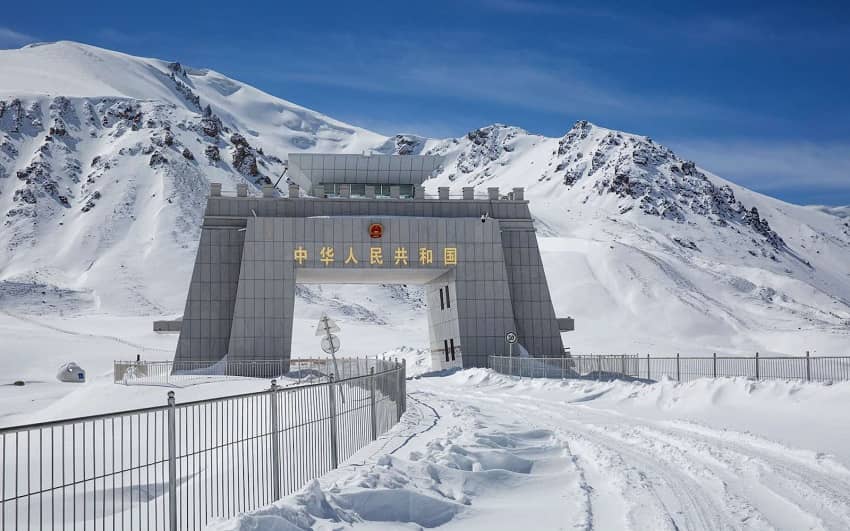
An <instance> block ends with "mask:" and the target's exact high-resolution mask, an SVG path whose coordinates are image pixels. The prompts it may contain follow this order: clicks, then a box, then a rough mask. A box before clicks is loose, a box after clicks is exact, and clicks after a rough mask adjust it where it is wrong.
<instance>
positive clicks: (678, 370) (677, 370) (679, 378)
mask: <svg viewBox="0 0 850 531" xmlns="http://www.w3.org/2000/svg"><path fill="white" fill-rule="evenodd" d="M676 381H677V382H681V381H682V371H681V370H680V369H679V353H678V352H677V353H676Z"/></svg>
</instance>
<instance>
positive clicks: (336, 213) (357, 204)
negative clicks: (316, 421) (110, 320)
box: [177, 197, 563, 367]
mask: <svg viewBox="0 0 850 531" xmlns="http://www.w3.org/2000/svg"><path fill="white" fill-rule="evenodd" d="M485 212H486V213H487V214H488V215H489V219H488V220H487V221H486V222H483V223H482V222H481V219H480V216H481V214H483V213H485ZM255 214H256V217H255ZM323 216H328V217H323ZM372 223H381V224H382V225H383V227H384V235H383V237H382V238H380V239H371V238H370V237H369V225H370V224H372ZM240 229H241V230H240ZM323 248H332V249H333V250H334V254H333V259H332V260H324V261H323V260H322V249H323ZM372 248H377V249H380V250H381V255H382V258H383V264H374V263H370V259H369V258H370V249H372ZM420 248H426V249H429V250H430V251H431V252H432V253H433V262H432V263H423V262H422V261H421V260H420V259H419V258H420V257H419V249H420ZM447 248H453V249H456V250H457V263H446V261H445V260H444V254H443V253H444V251H445V249H447ZM296 249H297V250H299V252H302V253H306V259H304V260H301V261H300V262H299V260H298V259H297V256H298V255H296ZM398 249H404V250H405V252H406V256H407V263H404V262H403V261H402V262H400V263H396V256H395V253H396V251H397V250H398ZM349 250H351V251H352V252H353V253H354V256H355V258H356V260H357V261H358V262H357V263H356V264H355V263H353V262H350V263H345V261H346V259H347V258H348V253H349ZM302 257H303V254H302ZM325 257H327V256H325ZM327 281H330V282H350V283H369V282H376V283H377V282H381V283H408V284H424V285H426V286H427V293H428V305H429V311H428V318H429V328H430V330H429V342H430V344H431V348H432V351H436V350H438V351H439V352H440V353H442V352H443V349H444V344H443V340H444V339H449V338H453V339H454V340H455V350H456V353H461V352H462V359H463V365H464V366H465V367H472V366H486V364H487V356H489V355H491V354H506V353H507V350H508V349H507V345H506V344H505V343H504V334H505V332H506V331H508V330H516V331H517V333H518V335H519V341H520V343H522V344H523V346H525V348H526V349H527V350H528V351H529V352H531V353H532V354H533V355H539V356H544V355H545V356H559V355H562V353H563V346H562V343H561V337H560V332H559V330H558V323H557V320H556V318H555V314H554V309H553V307H552V303H551V300H550V297H549V291H548V287H547V284H546V278H545V274H544V272H543V267H542V263H541V261H540V253H539V250H538V247H537V240H536V237H535V233H534V228H533V224H532V221H531V217H530V213H529V211H528V205H527V203H526V202H525V201H504V200H503V201H475V200H386V199H384V200H369V199H348V200H345V199H288V198H230V197H228V198H223V197H211V198H210V200H209V202H208V205H207V211H206V217H205V222H204V228H203V230H202V235H201V244H200V247H199V250H198V256H197V259H196V262H195V271H194V273H193V276H192V283H191V285H190V288H189V297H188V301H187V305H186V312H185V314H184V320H183V325H182V328H181V336H180V342H179V344H178V350H177V359H187V360H188V359H200V360H210V361H215V360H218V359H221V357H223V356H224V355H225V354H228V355H229V358H230V359H289V356H290V350H291V342H292V317H293V309H294V296H295V295H294V288H295V285H296V283H298V282H327ZM446 286H448V287H449V291H450V299H451V308H446V309H444V310H442V311H440V310H439V289H440V287H442V288H444V289H445V287H446ZM435 297H436V298H435ZM435 306H436V309H435Z"/></svg>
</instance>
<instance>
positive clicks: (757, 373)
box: [756, 352, 759, 380]
mask: <svg viewBox="0 0 850 531" xmlns="http://www.w3.org/2000/svg"><path fill="white" fill-rule="evenodd" d="M758 379H759V353H758V352H756V380H758Z"/></svg>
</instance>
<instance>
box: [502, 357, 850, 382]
mask: <svg viewBox="0 0 850 531" xmlns="http://www.w3.org/2000/svg"><path fill="white" fill-rule="evenodd" d="M489 362H490V368H492V369H493V370H495V371H496V372H499V373H502V374H509V375H514V376H527V377H540V378H591V379H611V378H638V379H643V380H661V379H663V378H669V379H671V380H676V381H680V382H686V381H689V380H693V379H696V378H721V377H743V378H752V379H755V380H767V379H772V380H805V381H811V382H834V381H846V380H850V356H810V355H809V354H808V353H806V355H805V356H760V355H759V354H756V355H755V356H751V357H743V356H718V355H716V354H715V355H712V356H703V357H682V356H679V355H678V354H677V355H676V356H660V357H659V356H654V357H653V356H651V355H649V354H647V355H646V356H645V357H644V356H637V355H632V354H627V355H572V356H564V357H552V358H522V357H516V356H514V357H513V358H511V357H508V356H490V358H489Z"/></svg>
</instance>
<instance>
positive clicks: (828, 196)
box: [0, 0, 850, 204]
mask: <svg viewBox="0 0 850 531" xmlns="http://www.w3.org/2000/svg"><path fill="white" fill-rule="evenodd" d="M710 4H711V7H710V8H709V7H705V6H699V5H697V4H694V5H689V4H688V3H686V2H682V1H675V2H674V1H670V2H652V3H648V2H623V3H607V4H606V3H603V2H587V3H566V2H546V1H543V0H534V1H521V0H455V1H449V2H441V1H437V0H433V1H431V2H398V1H393V2H382V1H375V2H351V1H349V2H339V3H336V2H330V1H324V2H303V1H302V2H297V3H288V2H275V3H272V2H269V3H268V4H267V5H266V4H253V3H250V2H233V1H229V2H221V3H218V2H214V1H210V2H205V3H204V4H203V5H191V4H188V3H181V2H171V3H165V2H157V1H155V0H151V1H146V2H134V3H132V4H131V3H126V4H121V3H87V2H79V1H78V2H68V1H66V2H56V3H51V2H39V3H38V4H37V6H38V7H37V8H36V7H35V6H36V4H31V3H25V2H9V3H7V4H6V5H5V6H4V8H3V16H2V18H0V47H7V48H8V47H17V46H20V45H22V44H25V43H27V42H31V41H50V40H60V39H68V40H76V41H81V42H85V43H88V44H94V45H97V46H103V47H106V48H111V49H117V50H121V51H124V52H127V53H132V54H135V55H142V56H148V57H158V58H162V59H169V60H178V61H181V62H183V63H184V64H188V65H192V66H197V67H208V68H213V69H215V70H218V71H221V72H223V73H225V74H227V75H229V76H231V77H234V78H236V79H239V80H242V81H245V82H248V83H251V84H253V85H255V86H257V87H259V88H261V89H263V90H265V91H267V92H269V93H271V94H274V95H276V96H280V97H282V98H284V99H287V100H290V101H293V102H296V103H299V104H301V105H305V106H307V107H311V108H314V109H316V110H319V111H321V112H323V113H325V114H328V115H330V116H333V117H335V118H338V119H340V120H344V121H347V122H350V123H354V124H357V125H360V126H363V127H366V128H370V129H373V130H375V131H378V132H381V133H385V134H393V133H397V132H409V133H418V134H421V135H426V136H441V137H442V136H460V135H462V134H464V133H465V132H466V131H468V130H471V129H474V128H476V127H480V126H483V125H487V124H490V123H494V122H499V123H506V124H511V125H517V126H520V127H523V128H525V129H527V130H529V131H532V132H535V133H542V134H545V135H549V136H561V135H563V134H564V132H566V131H567V130H568V129H569V128H570V126H571V124H572V123H573V122H574V121H575V120H578V119H588V120H590V121H592V122H595V123H597V124H600V125H603V126H606V127H611V128H616V129H622V130H625V131H629V132H634V133H640V134H646V135H649V136H651V137H653V138H655V139H656V140H659V141H661V142H663V143H665V144H667V145H668V146H669V147H671V148H672V149H673V150H674V151H676V152H678V153H679V154H680V155H682V156H685V157H688V158H692V159H694V160H696V161H697V163H698V164H700V165H701V166H703V167H706V168H708V169H709V170H712V171H714V172H715V173H717V174H719V175H721V176H723V177H726V178H728V179H730V180H733V181H735V182H738V183H740V184H743V185H745V186H749V187H751V188H753V189H756V190H759V191H761V192H764V193H767V194H769V195H773V196H776V197H779V198H781V199H785V200H788V201H791V202H795V203H824V204H850V7H848V4H847V3H840V2H836V3H828V2H817V3H816V2H808V3H802V2H800V3H787V2H782V1H778V2H760V3H749V2H729V3H725V2H718V1H716V2H711V3H710ZM815 4H817V5H815ZM0 83H2V79H0Z"/></svg>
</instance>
